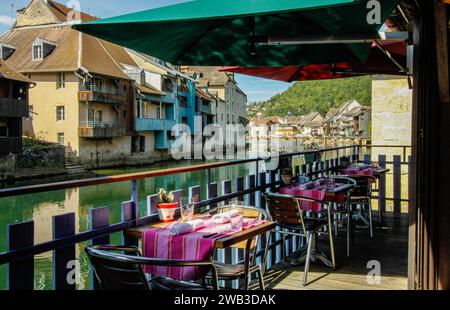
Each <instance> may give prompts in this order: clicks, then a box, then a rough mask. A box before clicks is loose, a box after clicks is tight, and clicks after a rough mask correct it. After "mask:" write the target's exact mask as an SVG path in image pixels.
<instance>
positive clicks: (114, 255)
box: [85, 245, 219, 290]
mask: <svg viewBox="0 0 450 310" xmlns="http://www.w3.org/2000/svg"><path fill="white" fill-rule="evenodd" d="M85 251H86V253H87V255H88V257H89V260H90V261H91V264H92V266H93V269H94V273H95V276H96V278H97V280H98V282H99V283H100V287H101V289H103V290H204V289H207V287H205V286H203V285H201V284H197V283H194V282H184V281H176V280H172V279H167V278H161V277H155V278H152V279H151V280H148V279H147V276H146V274H145V273H144V270H143V268H142V267H143V266H170V267H199V268H206V270H210V272H211V275H212V277H211V278H212V280H211V284H212V289H214V290H218V289H219V286H218V280H217V271H216V267H215V266H214V263H213V262H212V261H181V260H162V259H155V258H145V257H142V256H141V253H140V251H139V250H138V248H136V247H129V246H110V245H102V246H88V247H86V248H85ZM121 253H126V254H121Z"/></svg>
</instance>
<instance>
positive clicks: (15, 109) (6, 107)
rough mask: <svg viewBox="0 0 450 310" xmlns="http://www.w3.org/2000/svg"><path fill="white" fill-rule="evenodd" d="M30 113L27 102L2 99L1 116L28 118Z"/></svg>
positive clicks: (0, 104)
mask: <svg viewBox="0 0 450 310" xmlns="http://www.w3.org/2000/svg"><path fill="white" fill-rule="evenodd" d="M29 113H30V112H29V109H28V101H27V100H21V99H9V98H0V116H3V117H28V116H29Z"/></svg>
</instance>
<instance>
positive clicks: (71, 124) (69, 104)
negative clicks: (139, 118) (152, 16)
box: [0, 0, 137, 167]
mask: <svg viewBox="0 0 450 310" xmlns="http://www.w3.org/2000/svg"><path fill="white" fill-rule="evenodd" d="M74 16H75V17H77V18H78V19H79V20H81V21H89V20H94V19H96V18H95V17H93V16H90V15H87V14H85V13H81V12H75V14H73V11H71V9H69V8H67V7H65V6H63V5H61V4H59V3H57V2H54V1H52V0H46V1H44V0H32V1H31V2H30V4H29V5H28V6H27V7H26V8H24V9H22V10H20V11H18V13H17V21H16V23H15V25H14V27H13V28H12V29H11V30H10V31H9V32H7V33H6V34H4V35H2V36H1V37H0V42H4V43H5V44H8V46H11V47H12V48H13V52H12V53H11V54H10V55H8V56H9V57H8V58H7V59H5V60H6V62H7V63H8V64H9V65H10V66H11V67H13V68H14V69H16V70H17V71H18V72H20V73H22V74H25V75H27V76H28V77H29V78H30V79H32V80H34V81H35V82H36V86H35V87H34V88H33V89H31V90H30V109H31V110H32V113H33V117H32V128H30V129H29V130H28V134H29V135H34V136H35V137H37V138H40V139H43V140H46V141H50V142H57V143H60V144H62V145H64V146H66V150H67V153H68V154H70V158H72V159H76V160H79V161H81V162H83V163H84V164H86V165H87V166H91V167H96V166H102V165H103V166H104V165H114V164H120V163H123V162H124V161H125V160H126V159H127V158H128V157H130V156H131V155H132V148H131V145H132V136H133V134H134V115H133V114H134V112H133V101H134V98H133V97H134V88H133V80H132V79H131V78H130V77H129V76H128V75H127V74H125V72H124V70H125V66H126V65H130V66H137V64H136V63H135V61H134V60H133V59H132V58H131V57H130V55H129V54H128V53H127V51H126V50H125V49H124V48H122V47H119V46H117V45H114V44H111V43H108V42H105V41H102V40H99V39H97V38H94V37H91V36H88V35H85V34H81V33H79V32H77V31H75V30H73V29H71V24H73V22H74V20H73V18H74ZM25 134H27V133H25Z"/></svg>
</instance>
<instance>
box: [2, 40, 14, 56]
mask: <svg viewBox="0 0 450 310" xmlns="http://www.w3.org/2000/svg"><path fill="white" fill-rule="evenodd" d="M15 51H16V48H15V47H14V46H12V45H9V44H7V43H4V42H0V59H3V60H7V59H8V58H9V57H11V55H12V54H13V53H14V52H15Z"/></svg>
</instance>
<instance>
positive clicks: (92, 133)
mask: <svg viewBox="0 0 450 310" xmlns="http://www.w3.org/2000/svg"><path fill="white" fill-rule="evenodd" d="M125 134H126V131H125V128H124V127H120V126H117V125H115V124H114V123H105V122H80V127H79V128H78V135H79V136H80V137H82V138H113V137H122V136H125Z"/></svg>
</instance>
